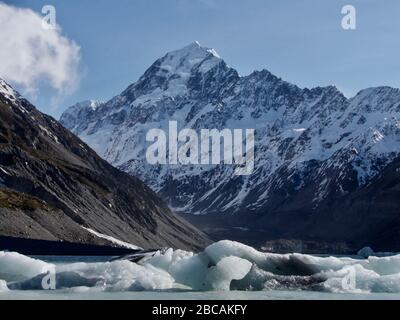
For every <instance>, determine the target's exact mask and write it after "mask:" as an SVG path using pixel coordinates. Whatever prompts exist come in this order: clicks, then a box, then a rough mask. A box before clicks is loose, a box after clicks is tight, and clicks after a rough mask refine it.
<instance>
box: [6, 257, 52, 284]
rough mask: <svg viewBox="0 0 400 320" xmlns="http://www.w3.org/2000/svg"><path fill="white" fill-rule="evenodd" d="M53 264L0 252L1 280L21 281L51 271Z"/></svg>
mask: <svg viewBox="0 0 400 320" xmlns="http://www.w3.org/2000/svg"><path fill="white" fill-rule="evenodd" d="M51 267H52V265H51V264H48V263H46V262H43V261H40V260H37V259H32V258H29V257H26V256H24V255H22V254H19V253H15V252H3V251H0V278H1V279H4V280H5V281H7V282H9V281H21V280H26V279H29V278H32V277H34V276H36V275H38V274H41V273H43V272H45V271H46V270H49V269H50V268H51Z"/></svg>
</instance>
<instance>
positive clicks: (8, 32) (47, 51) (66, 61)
mask: <svg viewBox="0 0 400 320" xmlns="http://www.w3.org/2000/svg"><path fill="white" fill-rule="evenodd" d="M42 18H43V16H41V15H40V14H38V13H36V12H34V11H32V10H30V9H21V8H16V7H13V6H10V5H6V4H4V3H2V2H0V77H1V78H4V79H5V80H6V81H8V82H11V83H14V84H18V85H20V86H23V87H24V89H25V90H26V91H27V92H28V93H34V92H35V91H36V90H37V89H38V87H39V85H40V84H46V85H49V86H51V87H53V88H54V89H56V90H57V91H58V92H59V93H60V94H62V95H64V94H66V93H68V92H71V91H73V90H74V89H75V88H76V87H77V83H78V82H79V72H78V67H79V63H80V47H79V46H78V45H77V44H76V43H75V42H74V41H72V40H70V39H68V38H66V37H65V36H63V35H62V34H61V29H60V28H59V27H57V28H56V29H54V30H47V29H45V28H43V26H42Z"/></svg>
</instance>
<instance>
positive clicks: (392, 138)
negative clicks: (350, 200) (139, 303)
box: [61, 43, 400, 214]
mask: <svg viewBox="0 0 400 320" xmlns="http://www.w3.org/2000/svg"><path fill="white" fill-rule="evenodd" d="M399 115H400V91H399V90H398V89H393V88H389V87H379V88H371V89H366V90H363V91H361V92H360V93H359V94H357V96H355V97H353V98H351V99H347V98H346V97H345V96H344V95H343V94H342V93H341V92H340V91H338V89H336V87H334V86H328V87H323V88H321V87H318V88H313V89H301V88H299V87H297V86H295V85H293V84H290V83H288V82H285V81H283V80H281V79H280V78H278V77H276V76H274V75H273V74H271V73H270V72H268V71H266V70H262V71H255V72H253V73H252V74H250V75H248V76H245V77H240V76H239V75H238V73H237V71H236V70H234V69H233V68H231V67H229V66H227V65H226V63H225V62H224V61H223V60H222V59H221V58H220V57H219V55H218V54H217V53H216V52H215V50H213V49H209V48H204V47H202V46H200V45H199V44H198V43H192V44H190V45H188V46H186V47H185V48H183V49H181V50H177V51H173V52H170V53H168V54H167V55H166V56H164V57H163V58H161V59H159V60H157V61H156V62H155V63H154V64H153V65H152V66H151V67H150V68H149V69H148V70H147V71H146V72H145V73H144V75H143V76H142V77H141V78H140V79H139V80H138V81H137V82H135V83H134V84H132V85H131V86H129V87H128V88H127V89H126V90H125V91H124V92H122V93H121V94H120V95H118V96H116V97H114V98H113V99H111V100H110V101H108V102H106V103H104V104H98V105H96V107H95V108H93V107H92V106H91V104H89V103H84V104H78V105H77V106H73V107H71V108H70V109H68V110H67V111H66V112H65V113H64V115H63V116H62V117H61V122H62V123H63V124H64V125H65V126H66V127H67V128H69V129H71V130H72V131H73V132H74V133H76V134H77V135H79V137H80V138H81V139H83V140H84V141H85V142H87V143H88V144H89V145H91V146H92V147H93V148H94V149H95V150H96V151H97V152H98V153H99V154H100V155H101V156H102V157H103V158H104V159H106V160H107V161H109V162H110V163H112V164H113V165H115V166H118V167H120V168H121V169H123V170H124V171H126V172H128V173H130V174H132V175H138V176H140V177H141V178H142V179H144V180H145V181H146V182H147V183H148V184H149V185H150V186H151V187H152V188H153V189H154V190H156V191H157V192H158V193H159V194H160V195H161V196H163V197H164V199H166V200H167V201H169V204H170V206H171V207H173V208H174V209H175V210H177V211H182V212H187V213H193V214H206V213H224V212H226V213H233V212H237V213H250V212H255V213H260V212H262V213H265V212H268V211H271V210H272V211H273V210H275V209H276V208H282V205H283V204H288V203H291V206H293V207H296V206H297V207H299V206H302V207H304V204H305V203H307V206H309V207H310V209H312V210H317V209H318V206H319V205H320V204H321V203H322V202H324V201H325V200H329V199H332V197H340V196H343V195H346V194H348V193H351V192H353V191H354V190H357V189H358V188H360V187H361V186H364V185H366V184H367V183H368V182H369V181H371V179H373V178H374V177H376V176H377V174H379V172H380V170H382V168H384V167H385V166H386V165H387V164H388V163H390V162H391V161H392V160H393V159H394V158H395V157H397V156H398V155H399V153H400V143H399V142H400V125H399ZM171 120H176V121H178V125H179V129H182V128H193V129H196V130H200V129H203V128H218V129H222V128H238V129H240V128H242V129H246V128H255V129H256V142H255V146H256V168H255V172H254V174H252V175H251V176H248V177H246V176H245V177H238V176H234V175H233V174H232V167H229V166H179V167H177V166H152V165H149V164H148V163H147V162H146V159H145V151H146V148H147V147H148V146H149V143H147V142H146V141H145V136H146V132H147V131H148V130H149V129H150V128H162V129H164V130H167V129H168V122H169V121H171Z"/></svg>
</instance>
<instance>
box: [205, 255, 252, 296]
mask: <svg viewBox="0 0 400 320" xmlns="http://www.w3.org/2000/svg"><path fill="white" fill-rule="evenodd" d="M251 266H252V263H251V262H249V261H247V260H245V259H241V258H238V257H227V258H223V259H221V261H220V262H218V263H217V265H216V266H214V267H211V269H210V271H209V273H208V276H207V281H208V282H209V283H210V285H211V287H212V289H213V290H217V291H229V290H230V284H231V282H232V280H241V279H243V278H244V277H245V276H246V275H247V274H248V273H249V271H250V269H251Z"/></svg>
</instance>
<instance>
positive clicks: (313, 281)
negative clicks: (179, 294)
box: [0, 241, 400, 294]
mask: <svg viewBox="0 0 400 320" xmlns="http://www.w3.org/2000/svg"><path fill="white" fill-rule="evenodd" d="M52 268H53V269H54V279H53V280H54V282H55V287H56V288H57V289H59V290H64V291H65V290H66V291H67V292H70V293H85V292H96V291H101V292H124V291H155V290H156V291H160V290H168V291H181V290H190V291H228V290H253V291H263V290H264V291H266V290H268V291H270V290H285V291H292V290H296V291H299V290H304V291H320V292H333V293H341V292H346V293H369V292H385V293H400V255H394V256H388V257H375V256H369V258H362V257H361V256H359V257H353V258H350V257H340V258H339V257H320V256H312V255H305V254H297V253H296V254H271V253H263V252H259V251H257V250H255V249H254V248H251V247H249V246H246V245H243V244H240V243H237V242H232V241H220V242H217V243H214V244H212V245H210V246H209V247H207V248H206V249H205V250H204V251H203V252H200V253H198V254H195V253H193V252H186V251H182V250H173V249H168V250H166V251H160V252H158V253H157V254H156V255H155V256H153V257H152V258H150V259H147V260H146V261H145V262H144V263H139V264H136V263H133V262H130V261H127V260H117V261H112V262H96V263H93V262H78V263H62V264H61V263H59V264H55V265H53V264H49V263H46V262H44V261H41V260H37V259H32V258H29V257H26V256H23V255H20V254H17V253H9V252H0V279H3V281H2V280H0V291H7V290H10V291H13V290H41V289H43V279H44V278H45V277H46V276H48V272H50V271H51V270H52ZM49 270H50V271H49ZM6 294H7V293H6Z"/></svg>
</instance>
